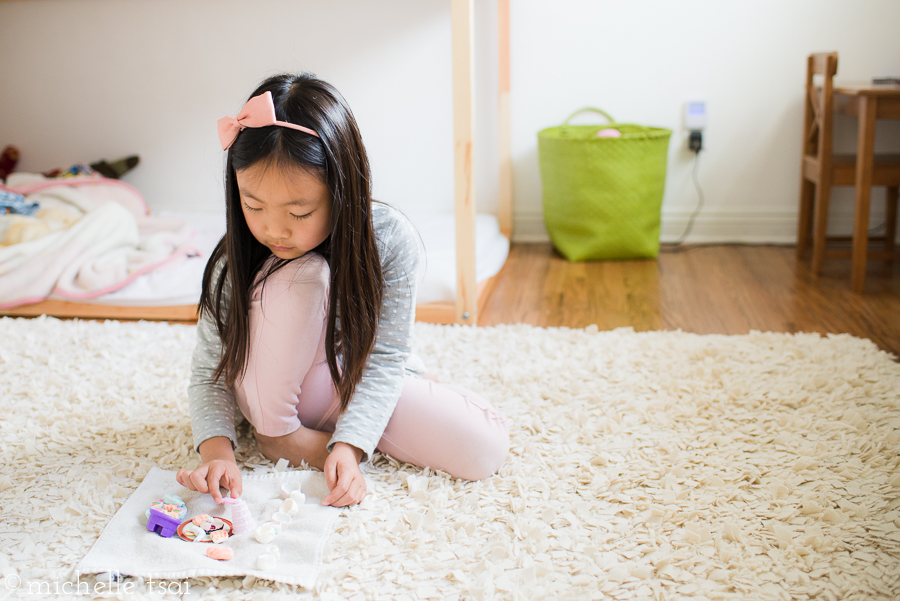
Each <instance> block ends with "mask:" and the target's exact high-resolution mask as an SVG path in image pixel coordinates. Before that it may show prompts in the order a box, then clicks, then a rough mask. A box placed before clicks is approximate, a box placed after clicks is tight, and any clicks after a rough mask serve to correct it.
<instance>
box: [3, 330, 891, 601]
mask: <svg viewBox="0 0 900 601" xmlns="http://www.w3.org/2000/svg"><path fill="white" fill-rule="evenodd" d="M416 336H417V338H416V350H417V353H418V354H419V355H420V356H422V358H423V359H424V360H425V362H426V364H427V365H428V366H429V367H430V368H431V371H433V372H434V373H436V374H437V375H438V376H440V378H441V379H442V380H444V381H453V382H456V383H459V384H461V385H464V386H469V387H471V388H473V389H476V390H479V391H480V392H481V393H482V394H484V395H485V396H486V397H487V398H489V399H491V400H493V402H494V403H495V404H496V405H497V406H498V407H499V408H500V409H501V410H502V411H504V412H505V413H506V415H507V416H508V417H509V422H510V424H511V438H512V440H511V451H510V455H509V459H508V461H507V463H506V464H505V465H504V467H503V468H502V470H501V471H500V473H499V474H498V475H497V476H495V477H493V478H490V479H488V480H485V481H482V482H476V483H469V482H461V481H456V480H453V479H451V478H448V477H446V476H444V475H443V474H434V473H429V472H427V471H426V472H423V471H422V470H418V469H416V468H413V467H412V466H409V465H397V464H396V463H394V462H393V461H391V460H388V459H386V458H384V457H382V456H377V457H376V459H375V461H374V463H373V464H372V465H370V466H368V468H367V477H368V479H369V481H370V491H371V494H370V495H369V497H368V498H367V499H366V501H365V502H364V503H363V504H362V505H361V506H358V507H356V508H353V509H350V510H348V511H345V512H344V513H343V514H342V515H341V517H340V518H338V522H337V524H338V525H337V527H336V532H335V533H334V534H333V535H332V536H331V539H330V548H328V549H326V553H325V562H326V563H325V566H324V569H323V572H322V574H321V575H320V578H319V580H318V582H317V584H316V587H315V589H314V590H312V591H306V590H303V589H299V588H295V587H291V586H288V585H275V584H271V583H269V582H265V581H256V580H255V579H254V578H253V577H247V578H246V579H224V578H223V579H196V580H188V581H184V582H171V583H168V585H169V586H168V588H167V589H165V591H163V590H162V587H160V584H159V583H158V582H154V583H152V584H153V587H155V588H150V590H149V592H150V593H151V595H149V596H148V598H161V597H162V596H163V592H166V594H167V595H168V597H179V596H183V597H184V598H195V597H197V598H199V597H200V596H204V595H207V594H209V595H212V596H214V597H220V598H235V599H237V598H241V599H244V598H250V599H260V600H261V599H271V598H280V597H297V596H300V597H307V598H313V597H315V598H321V599H353V600H363V599H454V598H458V599H542V598H544V599H605V598H615V599H629V598H634V599H655V600H658V601H661V600H663V599H813V598H815V599H827V600H837V599H863V598H865V599H896V598H898V596H900V365H898V364H897V363H895V362H894V361H892V359H891V358H890V357H889V356H888V355H886V354H885V353H883V352H880V351H879V350H877V348H876V347H875V346H874V345H873V344H872V343H871V342H869V341H866V340H860V339H856V338H853V337H850V336H845V335H840V336H829V337H827V338H820V337H819V336H818V335H814V334H813V335H795V336H792V335H785V334H762V333H752V334H750V335H747V336H696V335H691V334H685V333H681V332H653V333H642V334H636V333H634V332H632V331H631V330H615V331H612V332H598V331H597V329H596V327H593V328H588V329H586V330H570V329H539V328H532V327H529V326H501V327H496V328H477V329H473V328H460V327H443V326H429V325H423V324H419V325H417V329H416ZM193 344H194V329H193V328H192V327H189V326H170V325H165V324H151V323H136V324H128V323H117V322H107V323H94V322H60V321H57V320H54V319H43V318H42V319H36V320H13V319H2V320H0V415H2V418H0V420H2V421H0V452H2V462H0V507H2V512H0V573H2V576H3V577H4V579H3V581H2V582H0V596H3V594H4V587H6V588H10V587H12V586H16V583H21V585H20V588H19V589H18V591H17V594H18V596H21V597H25V598H27V594H26V593H27V585H28V584H29V583H34V582H41V581H42V582H47V583H49V584H50V585H55V586H57V587H60V586H61V585H64V584H65V583H66V582H73V581H74V579H75V576H76V575H75V574H74V573H73V567H74V565H75V564H76V563H77V562H78V560H79V559H80V558H81V557H82V556H83V555H84V554H85V553H86V552H87V550H88V549H89V548H90V546H91V545H92V544H93V542H94V541H95V540H96V538H97V536H98V534H99V532H100V531H101V530H102V529H103V527H104V526H105V525H106V523H107V522H108V520H109V519H110V517H111V516H112V515H113V514H114V513H115V511H116V509H117V508H118V507H119V506H120V505H121V504H122V503H123V501H124V499H125V498H126V497H127V496H128V495H129V494H130V493H131V492H132V491H133V490H134V489H135V488H136V487H137V486H138V483H139V482H140V480H141V478H142V477H143V476H144V475H145V474H146V473H147V472H148V470H149V469H150V467H151V466H153V465H159V466H160V467H162V468H165V469H177V468H179V467H183V466H189V465H193V464H196V463H197V457H196V456H195V455H194V453H193V452H192V451H191V434H190V423H189V420H188V417H187V412H188V409H187V395H186V386H187V380H188V370H189V364H190V354H191V350H192V347H193ZM239 460H241V461H243V462H244V467H245V468H246V469H248V470H253V469H255V468H258V467H261V468H262V469H269V467H268V466H271V464H270V463H269V462H267V461H265V460H264V459H262V458H261V456H259V455H258V454H257V453H256V450H255V446H254V445H253V443H251V442H249V441H245V442H244V446H243V451H242V453H241V455H240V457H239ZM176 584H177V585H179V586H177V587H176V586H175V585H176ZM133 586H137V587H138V588H137V590H142V589H140V587H141V586H143V587H145V589H143V590H146V589H147V588H148V587H147V583H144V582H135V583H133ZM57 590H59V588H57ZM69 590H73V589H71V587H70V588H69ZM132 590H134V589H132ZM6 593H9V591H8V590H7V591H6ZM43 596H44V597H46V595H43ZM60 596H61V595H53V597H54V598H58V597H60ZM35 598H39V597H35ZM129 598H132V597H129ZM134 598H136V597H134Z"/></svg>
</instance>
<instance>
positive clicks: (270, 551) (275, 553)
mask: <svg viewBox="0 0 900 601" xmlns="http://www.w3.org/2000/svg"><path fill="white" fill-rule="evenodd" d="M266 555H271V556H272V557H274V558H275V559H281V551H279V550H278V545H269V546H267V547H266Z"/></svg>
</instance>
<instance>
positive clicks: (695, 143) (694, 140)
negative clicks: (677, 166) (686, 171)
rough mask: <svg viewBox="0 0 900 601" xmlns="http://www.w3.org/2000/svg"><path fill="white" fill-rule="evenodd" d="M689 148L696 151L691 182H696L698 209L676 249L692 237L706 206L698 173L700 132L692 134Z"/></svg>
mask: <svg viewBox="0 0 900 601" xmlns="http://www.w3.org/2000/svg"><path fill="white" fill-rule="evenodd" d="M689 147H690V149H691V150H693V151H694V168H693V169H692V170H691V180H692V181H693V182H694V188H695V189H696V190H697V198H698V201H697V208H696V209H694V212H693V213H691V218H690V219H689V220H688V224H687V228H686V229H685V230H684V233H683V234H681V237H680V238H678V240H676V241H675V243H674V246H676V247H678V246H681V245H682V244H684V241H685V240H687V237H688V236H690V234H691V231H692V230H693V229H694V222H695V221H696V220H697V216H698V215H700V211H702V210H703V204H704V198H703V188H701V187H700V179H699V178H698V177H697V171H698V170H699V168H700V151H701V150H702V149H703V138H702V136H701V134H700V132H699V131H692V132H691V137H690V139H689Z"/></svg>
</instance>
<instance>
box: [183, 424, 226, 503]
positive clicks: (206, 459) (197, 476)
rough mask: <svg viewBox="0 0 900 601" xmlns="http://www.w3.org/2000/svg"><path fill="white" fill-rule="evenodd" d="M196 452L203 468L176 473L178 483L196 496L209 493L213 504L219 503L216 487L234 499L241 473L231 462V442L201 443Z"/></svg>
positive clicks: (212, 440) (216, 439)
mask: <svg viewBox="0 0 900 601" xmlns="http://www.w3.org/2000/svg"><path fill="white" fill-rule="evenodd" d="M199 451H200V460H201V461H202V462H203V465H201V466H200V467H198V468H197V469H194V470H178V473H177V474H175V479H176V480H178V483H179V484H181V485H182V486H186V487H187V488H189V489H191V490H196V491H197V492H208V493H209V494H211V495H212V498H213V501H215V502H216V503H221V502H222V493H221V492H219V487H224V488H227V489H228V490H230V491H231V497H232V498H233V499H236V498H237V497H238V496H239V495H240V494H241V490H242V489H241V470H240V469H238V466H237V462H236V461H235V460H234V451H233V450H232V448H231V441H230V440H229V439H228V438H227V437H225V436H214V437H213V438H208V439H206V440H205V441H203V442H202V443H201V444H200V448H199Z"/></svg>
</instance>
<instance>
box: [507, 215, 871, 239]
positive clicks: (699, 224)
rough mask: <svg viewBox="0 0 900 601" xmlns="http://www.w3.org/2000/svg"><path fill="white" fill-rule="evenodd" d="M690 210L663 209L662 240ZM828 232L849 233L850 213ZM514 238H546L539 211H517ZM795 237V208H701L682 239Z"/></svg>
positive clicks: (680, 231)
mask: <svg viewBox="0 0 900 601" xmlns="http://www.w3.org/2000/svg"><path fill="white" fill-rule="evenodd" d="M690 217H691V213H690V212H688V211H671V212H667V211H664V212H663V215H662V225H661V227H660V236H659V237H660V240H661V241H662V242H663V243H669V242H675V241H677V240H678V239H679V238H680V237H681V236H682V235H684V232H685V230H686V229H687V226H688V222H689V221H690ZM828 225H829V227H828V233H829V235H834V236H841V235H844V236H846V235H850V233H851V232H852V230H853V215H852V214H836V215H833V216H832V217H831V219H830V222H829V224H828ZM513 241H514V242H523V243H529V242H549V241H550V236H549V235H548V234H547V229H546V228H545V227H544V216H543V213H541V212H540V211H527V212H526V211H523V212H517V213H516V214H515V218H514V230H513ZM796 241H797V212H796V211H704V212H702V213H700V215H699V216H698V217H697V219H696V221H695V222H694V227H693V229H692V231H691V233H690V235H689V236H688V237H687V239H686V240H685V242H690V243H697V244H710V243H721V244H729V243H733V244H794V243H796Z"/></svg>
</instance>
